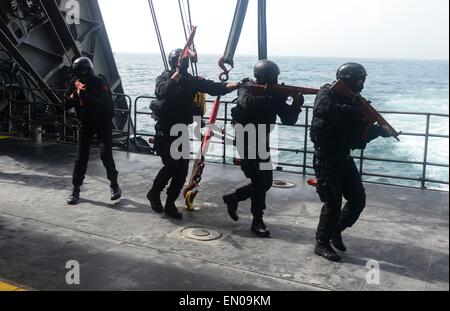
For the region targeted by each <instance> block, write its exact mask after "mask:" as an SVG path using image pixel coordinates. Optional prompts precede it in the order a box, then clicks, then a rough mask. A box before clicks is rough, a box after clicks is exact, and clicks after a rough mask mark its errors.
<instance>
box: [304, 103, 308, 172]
mask: <svg viewBox="0 0 450 311" xmlns="http://www.w3.org/2000/svg"><path fill="white" fill-rule="evenodd" d="M308 129H309V108H308V107H307V108H306V114H305V143H304V145H303V176H306V162H307V156H308Z"/></svg>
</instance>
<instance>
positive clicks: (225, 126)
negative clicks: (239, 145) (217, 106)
mask: <svg viewBox="0 0 450 311" xmlns="http://www.w3.org/2000/svg"><path fill="white" fill-rule="evenodd" d="M227 124H228V103H227V102H225V114H224V125H223V131H222V137H223V138H222V140H223V159H222V164H227Z"/></svg>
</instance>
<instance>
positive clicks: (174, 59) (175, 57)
mask: <svg viewBox="0 0 450 311" xmlns="http://www.w3.org/2000/svg"><path fill="white" fill-rule="evenodd" d="M181 53H183V50H182V49H175V50H173V51H172V52H170V54H169V66H170V68H171V69H174V68H177V66H178V61H179V60H180V56H181ZM182 65H183V66H182V68H181V69H183V70H187V69H188V68H189V59H185V60H184V61H183V64H182Z"/></svg>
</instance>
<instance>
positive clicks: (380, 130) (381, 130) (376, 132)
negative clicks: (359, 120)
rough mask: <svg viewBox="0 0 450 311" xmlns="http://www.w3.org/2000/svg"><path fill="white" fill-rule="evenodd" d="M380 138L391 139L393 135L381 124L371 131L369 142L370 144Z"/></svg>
mask: <svg viewBox="0 0 450 311" xmlns="http://www.w3.org/2000/svg"><path fill="white" fill-rule="evenodd" d="M378 137H384V138H388V137H391V134H390V133H389V130H388V129H387V128H385V127H382V126H381V125H379V124H375V125H374V126H372V128H371V129H370V132H369V137H368V141H369V142H370V141H372V140H374V139H377V138H378Z"/></svg>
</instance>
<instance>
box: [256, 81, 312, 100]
mask: <svg viewBox="0 0 450 311" xmlns="http://www.w3.org/2000/svg"><path fill="white" fill-rule="evenodd" d="M250 89H251V91H252V93H253V94H254V95H264V94H266V93H276V94H280V95H285V96H288V97H294V96H297V95H298V94H303V95H317V94H318V93H319V90H318V89H313V88H307V87H301V86H290V85H284V84H276V85H269V84H266V85H262V84H257V83H254V82H251V83H250Z"/></svg>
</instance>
